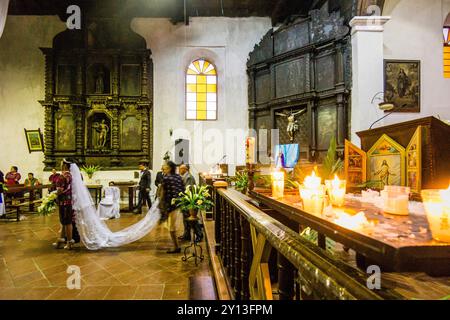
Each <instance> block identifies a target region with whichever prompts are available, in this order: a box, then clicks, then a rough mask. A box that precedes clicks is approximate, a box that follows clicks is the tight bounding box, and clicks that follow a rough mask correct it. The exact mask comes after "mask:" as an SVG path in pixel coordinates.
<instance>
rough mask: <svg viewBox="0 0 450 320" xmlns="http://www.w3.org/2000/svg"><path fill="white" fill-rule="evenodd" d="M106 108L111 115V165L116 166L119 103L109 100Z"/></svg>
mask: <svg viewBox="0 0 450 320" xmlns="http://www.w3.org/2000/svg"><path fill="white" fill-rule="evenodd" d="M108 109H109V110H110V111H111V113H112V115H113V119H112V123H111V149H112V151H111V160H110V161H111V166H118V165H119V164H120V159H119V157H118V156H119V148H120V144H119V126H120V103H119V102H110V103H109V104H108Z"/></svg>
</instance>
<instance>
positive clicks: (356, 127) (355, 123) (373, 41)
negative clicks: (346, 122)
mask: <svg viewBox="0 0 450 320" xmlns="http://www.w3.org/2000/svg"><path fill="white" fill-rule="evenodd" d="M389 20H390V17H379V16H370V17H354V18H353V19H352V20H351V21H350V26H351V27H352V82H353V88H352V110H351V140H352V142H353V143H354V144H356V145H360V141H359V138H358V136H357V135H356V132H358V131H363V130H367V129H369V127H370V125H371V124H372V123H373V122H374V121H376V120H377V119H378V118H379V117H380V116H382V113H381V111H379V110H378V106H377V104H378V102H380V101H378V102H374V103H373V104H372V103H371V101H372V98H373V97H374V96H375V95H376V94H377V93H379V92H383V91H384V88H383V87H384V86H383V68H384V64H383V58H384V53H383V31H384V24H386V23H387V22H388V21H389Z"/></svg>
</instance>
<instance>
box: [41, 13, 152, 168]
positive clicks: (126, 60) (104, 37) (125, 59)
mask: <svg viewBox="0 0 450 320" xmlns="http://www.w3.org/2000/svg"><path fill="white" fill-rule="evenodd" d="M41 50H42V52H43V53H44V56H45V99H44V100H43V101H40V103H41V105H42V106H43V107H44V108H45V134H44V144H45V161H44V164H45V170H50V169H51V168H53V167H58V166H59V163H60V160H61V159H63V158H66V157H71V158H74V159H76V160H77V161H78V162H79V163H80V164H89V165H91V164H93V165H100V166H101V167H102V168H103V169H132V168H133V169H134V168H136V165H137V162H138V161H139V160H142V159H145V160H148V161H149V162H150V167H151V163H152V153H153V150H152V145H153V141H152V140H153V123H152V121H153V103H152V98H153V97H152V92H153V88H152V86H153V85H152V78H153V65H152V60H151V52H150V50H148V49H147V45H146V42H145V40H144V39H143V38H142V37H141V36H139V35H137V34H136V33H134V32H133V31H132V30H131V29H130V19H118V18H91V17H88V18H87V19H86V22H83V27H82V29H81V30H66V31H63V32H61V33H60V34H58V35H56V36H55V38H54V39H53V47H52V48H41Z"/></svg>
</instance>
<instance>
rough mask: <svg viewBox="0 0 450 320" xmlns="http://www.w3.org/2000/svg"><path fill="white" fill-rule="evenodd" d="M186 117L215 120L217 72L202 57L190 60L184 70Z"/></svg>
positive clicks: (188, 118) (189, 118)
mask: <svg viewBox="0 0 450 320" xmlns="http://www.w3.org/2000/svg"><path fill="white" fill-rule="evenodd" d="M186 119H187V120H217V73H216V68H215V67H214V65H213V64H212V63H210V62H209V61H206V60H204V59H198V60H195V61H194V62H192V63H191V64H190V65H189V67H188V69H187V71H186Z"/></svg>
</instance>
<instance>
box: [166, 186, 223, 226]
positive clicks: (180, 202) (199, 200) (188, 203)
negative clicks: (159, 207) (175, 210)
mask: <svg viewBox="0 0 450 320" xmlns="http://www.w3.org/2000/svg"><path fill="white" fill-rule="evenodd" d="M174 202H175V204H176V205H177V206H178V207H179V208H180V209H181V210H183V211H187V212H189V218H188V220H197V219H198V212H199V211H204V210H209V209H211V207H212V206H213V205H214V204H213V202H212V201H211V195H210V194H209V191H208V187H207V186H188V187H187V188H186V191H184V192H181V193H180V197H179V198H177V199H174Z"/></svg>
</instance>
